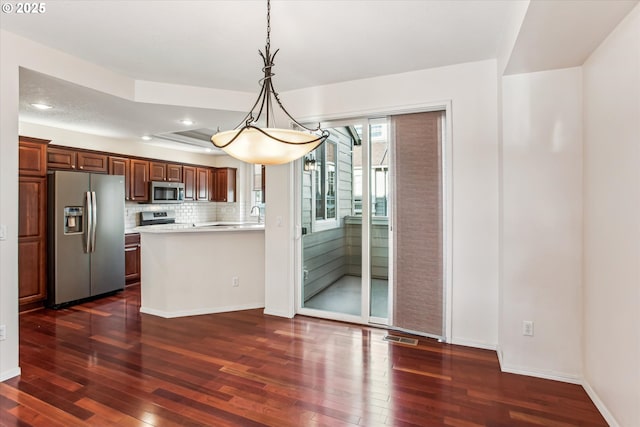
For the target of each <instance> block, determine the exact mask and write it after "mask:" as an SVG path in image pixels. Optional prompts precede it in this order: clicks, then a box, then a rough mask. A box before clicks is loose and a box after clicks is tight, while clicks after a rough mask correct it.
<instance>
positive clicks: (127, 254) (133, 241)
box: [124, 233, 140, 286]
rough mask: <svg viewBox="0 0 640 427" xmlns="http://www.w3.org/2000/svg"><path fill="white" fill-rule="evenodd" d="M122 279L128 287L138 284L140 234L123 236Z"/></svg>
mask: <svg viewBox="0 0 640 427" xmlns="http://www.w3.org/2000/svg"><path fill="white" fill-rule="evenodd" d="M124 278H125V282H126V284H127V286H128V285H135V284H137V283H140V234H139V233H131V234H125V235H124Z"/></svg>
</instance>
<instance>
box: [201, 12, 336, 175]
mask: <svg viewBox="0 0 640 427" xmlns="http://www.w3.org/2000/svg"><path fill="white" fill-rule="evenodd" d="M270 32H271V3H270V1H269V0H267V44H266V46H265V50H264V53H263V52H262V51H260V56H261V57H262V61H263V63H264V67H263V68H262V71H263V72H264V78H263V79H262V80H261V81H260V84H261V85H262V89H261V90H260V93H259V94H258V99H257V100H256V102H255V104H253V107H252V108H251V110H250V111H249V112H248V113H247V115H246V116H245V117H244V119H243V120H242V122H241V123H240V124H239V125H238V126H236V128H235V129H233V130H229V131H225V132H218V133H216V134H215V135H213V136H212V137H211V142H212V143H213V145H214V146H215V147H217V148H220V149H222V150H224V151H225V152H226V153H227V154H229V155H230V156H232V157H235V158H236V159H239V160H242V161H243V162H247V163H254V164H263V165H281V164H284V163H289V162H291V161H293V160H296V159H299V158H300V157H302V156H304V155H305V154H307V153H308V152H310V151H311V150H313V149H315V148H316V147H317V146H318V145H320V144H322V143H323V142H324V141H325V140H326V139H327V138H328V137H329V132H328V131H326V130H322V129H320V124H318V127H316V128H314V129H311V128H308V127H306V126H304V125H303V124H301V123H299V122H298V121H297V120H296V119H294V118H293V117H291V115H290V114H289V113H288V112H287V110H286V109H285V108H284V106H283V105H282V102H281V101H280V98H279V97H278V93H277V92H276V91H275V89H274V88H273V83H272V77H273V75H274V74H273V72H272V71H271V69H272V68H273V65H274V64H273V59H274V58H275V56H276V54H277V53H278V51H277V50H276V51H275V52H274V53H273V54H271V41H270ZM274 101H275V103H276V104H277V105H278V106H279V107H280V109H281V110H282V111H283V112H284V114H285V115H286V117H287V118H288V119H289V120H290V121H291V123H292V124H294V125H296V126H297V127H298V128H300V129H302V130H294V129H280V128H276V127H272V126H271V124H272V123H271V120H272V118H273V117H274V114H273V111H272V108H273V104H274ZM256 109H257V112H258V114H257V115H254V110H256ZM263 113H264V115H265V117H266V127H265V128H260V127H258V125H257V123H258V121H259V120H260V117H261V116H262V114H263Z"/></svg>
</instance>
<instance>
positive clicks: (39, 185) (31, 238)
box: [18, 176, 47, 310]
mask: <svg viewBox="0 0 640 427" xmlns="http://www.w3.org/2000/svg"><path fill="white" fill-rule="evenodd" d="M18 188H19V195H18V211H19V213H20V215H19V218H18V282H19V286H18V289H19V290H18V298H19V304H20V309H21V310H24V309H30V308H34V307H33V304H34V303H39V304H40V305H41V304H42V303H43V302H44V300H45V299H46V298H47V271H46V269H47V247H46V246H47V238H46V225H47V209H46V202H47V180H46V178H38V177H25V176H21V177H20V179H19V184H18Z"/></svg>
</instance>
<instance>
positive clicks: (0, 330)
mask: <svg viewBox="0 0 640 427" xmlns="http://www.w3.org/2000/svg"><path fill="white" fill-rule="evenodd" d="M6 339H7V325H0V341H4V340H6Z"/></svg>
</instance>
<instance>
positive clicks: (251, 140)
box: [211, 127, 324, 165]
mask: <svg viewBox="0 0 640 427" xmlns="http://www.w3.org/2000/svg"><path fill="white" fill-rule="evenodd" d="M234 138H235V140H234ZM232 140H233V142H232V143H230V141H232ZM211 141H212V142H213V145H215V146H224V145H226V144H228V145H226V147H224V148H223V150H224V151H225V152H226V153H227V154H229V155H230V156H232V157H235V158H236V159H240V160H242V161H244V162H247V163H255V164H262V165H281V164H284V163H289V162H291V161H293V160H295V159H299V158H300V157H302V156H304V155H305V154H307V153H308V152H310V151H312V150H313V149H315V148H316V147H317V146H318V145H320V144H321V143H322V142H323V141H324V139H323V138H322V137H318V135H314V134H312V133H308V132H301V131H296V130H292V129H277V128H266V129H260V128H256V127H243V128H242V129H239V130H228V131H226V132H219V133H216V134H215V135H213V136H212V137H211ZM282 141H286V142H282Z"/></svg>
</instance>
